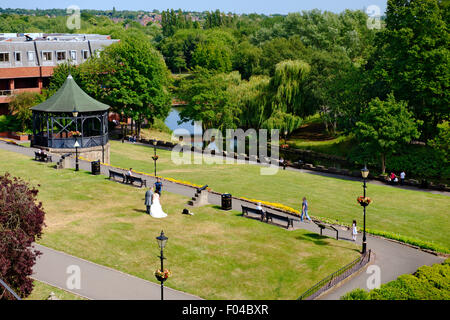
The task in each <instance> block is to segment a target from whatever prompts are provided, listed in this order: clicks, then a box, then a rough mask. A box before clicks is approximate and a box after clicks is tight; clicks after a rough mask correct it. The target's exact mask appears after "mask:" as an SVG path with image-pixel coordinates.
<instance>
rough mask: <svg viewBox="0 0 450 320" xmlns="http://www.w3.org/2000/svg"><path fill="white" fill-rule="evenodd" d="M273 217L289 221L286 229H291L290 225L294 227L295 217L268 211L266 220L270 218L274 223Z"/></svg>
mask: <svg viewBox="0 0 450 320" xmlns="http://www.w3.org/2000/svg"><path fill="white" fill-rule="evenodd" d="M273 218H275V219H278V220H281V221H284V222H287V226H286V229H289V227H292V228H294V219H293V218H290V217H287V216H283V215H279V214H276V213H273V212H268V211H267V212H266V221H267V222H269V220H270V221H271V222H272V223H273ZM296 221H297V220H296Z"/></svg>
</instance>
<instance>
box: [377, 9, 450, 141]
mask: <svg viewBox="0 0 450 320" xmlns="http://www.w3.org/2000/svg"><path fill="white" fill-rule="evenodd" d="M445 2H446V1H439V0H414V1H410V0H388V2H387V12H386V28H385V29H384V30H383V32H381V33H380V34H379V39H378V40H377V43H378V44H379V48H378V49H379V51H378V52H377V54H376V55H375V56H374V58H373V60H374V64H375V70H374V72H373V78H374V80H375V81H374V85H380V84H382V86H383V88H384V90H382V91H384V93H385V94H386V93H388V92H390V91H391V90H392V91H393V92H394V93H395V96H396V97H397V98H399V99H402V100H405V101H408V105H409V107H410V108H411V109H412V110H413V111H414V113H415V115H416V117H417V118H418V119H421V120H423V121H424V128H423V129H424V132H423V138H425V139H427V138H430V137H432V136H433V135H434V134H435V133H436V128H437V124H438V123H439V122H440V121H442V120H448V119H449V115H450V109H449V107H448V106H449V105H450V90H449V86H450V51H449V50H450V49H449V48H450V34H449V30H448V26H447V23H448V16H449V6H448V5H445Z"/></svg>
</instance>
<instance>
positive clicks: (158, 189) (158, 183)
mask: <svg viewBox="0 0 450 320" xmlns="http://www.w3.org/2000/svg"><path fill="white" fill-rule="evenodd" d="M161 190H162V182H161V179H160V178H156V182H155V192H156V193H157V194H159V195H161Z"/></svg>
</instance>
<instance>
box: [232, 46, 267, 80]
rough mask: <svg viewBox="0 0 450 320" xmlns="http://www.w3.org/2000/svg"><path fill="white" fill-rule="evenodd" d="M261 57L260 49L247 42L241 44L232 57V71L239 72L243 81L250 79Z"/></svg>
mask: <svg viewBox="0 0 450 320" xmlns="http://www.w3.org/2000/svg"><path fill="white" fill-rule="evenodd" d="M261 55H262V50H261V48H258V47H256V46H254V45H252V44H251V43H250V42H248V41H243V42H241V43H240V44H239V45H238V46H237V50H236V52H235V54H234V55H233V70H237V71H239V73H240V74H241V76H242V78H243V79H250V77H251V76H252V75H255V74H256V72H257V70H258V68H259V63H260V59H261Z"/></svg>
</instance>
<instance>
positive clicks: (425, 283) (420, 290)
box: [341, 259, 450, 300]
mask: <svg viewBox="0 0 450 320" xmlns="http://www.w3.org/2000/svg"><path fill="white" fill-rule="evenodd" d="M341 300H450V259H447V260H446V261H444V262H443V263H442V264H434V265H433V266H431V267H430V266H422V267H420V268H419V269H417V271H416V272H415V273H414V274H404V275H401V276H400V277H398V278H397V280H394V281H390V282H388V283H386V284H383V285H381V287H380V288H379V289H373V290H372V291H370V292H367V291H365V290H363V289H355V290H353V291H351V292H349V293H347V294H345V295H344V296H342V297H341Z"/></svg>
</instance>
